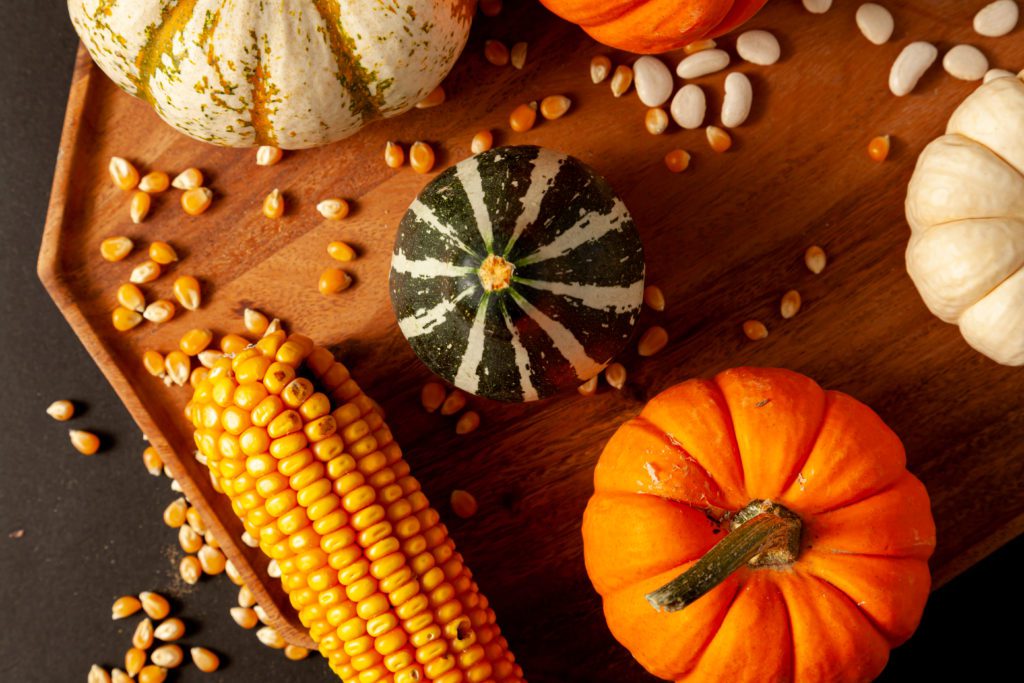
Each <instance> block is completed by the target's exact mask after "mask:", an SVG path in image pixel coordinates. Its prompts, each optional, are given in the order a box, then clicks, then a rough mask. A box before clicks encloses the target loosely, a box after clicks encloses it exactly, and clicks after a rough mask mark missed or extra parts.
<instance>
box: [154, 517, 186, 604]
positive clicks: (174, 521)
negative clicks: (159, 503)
mask: <svg viewBox="0 0 1024 683" xmlns="http://www.w3.org/2000/svg"><path fill="white" fill-rule="evenodd" d="M186 510H188V502H187V501H186V500H185V499H184V498H178V499H177V500H175V501H174V502H173V503H171V504H170V505H168V506H167V507H166V508H164V524H166V525H167V526H169V527H171V528H172V529H177V528H178V527H180V526H181V525H182V524H184V523H185V511H186ZM154 618H156V617H154Z"/></svg>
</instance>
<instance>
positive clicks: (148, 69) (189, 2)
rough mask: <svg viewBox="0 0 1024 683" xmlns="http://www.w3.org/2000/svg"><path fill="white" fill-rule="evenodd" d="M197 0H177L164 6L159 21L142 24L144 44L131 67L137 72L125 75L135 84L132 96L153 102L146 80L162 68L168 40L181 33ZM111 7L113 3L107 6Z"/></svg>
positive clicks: (168, 47)
mask: <svg viewBox="0 0 1024 683" xmlns="http://www.w3.org/2000/svg"><path fill="white" fill-rule="evenodd" d="M196 2H197V0H178V1H177V2H176V3H174V4H173V5H169V6H167V7H166V8H164V10H163V12H161V13H160V20H159V21H158V22H157V23H155V24H153V25H151V26H147V27H146V33H147V37H146V44H145V45H143V47H142V49H141V50H139V54H138V55H136V57H135V68H136V69H137V70H138V73H137V74H135V75H132V74H129V75H128V78H129V79H130V80H132V81H133V82H134V83H135V88H136V90H135V96H136V97H138V98H140V99H143V100H145V101H146V102H149V103H150V104H152V105H154V106H155V105H156V101H155V100H154V98H153V94H152V92H151V91H150V88H149V82H150V81H151V80H152V79H153V76H154V75H155V74H156V72H157V71H158V70H160V69H161V68H163V60H162V59H161V58H162V57H163V56H164V55H165V54H170V48H171V41H173V40H174V37H175V36H176V35H178V34H179V33H181V31H182V30H183V29H184V28H185V26H186V25H187V24H188V22H189V21H190V20H191V19H192V16H193V14H194V13H195V6H196ZM110 7H113V4H111V5H110Z"/></svg>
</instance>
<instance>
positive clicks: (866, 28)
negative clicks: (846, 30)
mask: <svg viewBox="0 0 1024 683" xmlns="http://www.w3.org/2000/svg"><path fill="white" fill-rule="evenodd" d="M856 21H857V28H859V29H860V32H861V33H862V34H863V35H864V37H865V38H867V39H868V40H869V41H871V42H872V43H874V44H875V45H882V44H883V43H886V42H888V41H889V39H890V38H892V31H893V29H894V28H895V26H896V23H895V22H894V21H893V19H892V14H891V13H890V12H889V10H887V9H886V8H884V7H882V6H881V5H877V4H875V3H873V2H865V3H864V4H863V5H861V6H860V7H858V8H857V15H856Z"/></svg>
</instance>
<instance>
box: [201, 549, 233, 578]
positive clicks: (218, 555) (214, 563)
mask: <svg viewBox="0 0 1024 683" xmlns="http://www.w3.org/2000/svg"><path fill="white" fill-rule="evenodd" d="M197 557H198V558H199V565H200V566H201V567H202V568H203V573H204V574H209V575H210V576H217V575H218V574H223V573H224V565H225V564H226V562H227V558H225V557H224V553H222V552H221V551H220V550H218V549H217V548H214V547H213V546H209V545H204V546H203V547H202V548H200V549H199V552H198V553H197Z"/></svg>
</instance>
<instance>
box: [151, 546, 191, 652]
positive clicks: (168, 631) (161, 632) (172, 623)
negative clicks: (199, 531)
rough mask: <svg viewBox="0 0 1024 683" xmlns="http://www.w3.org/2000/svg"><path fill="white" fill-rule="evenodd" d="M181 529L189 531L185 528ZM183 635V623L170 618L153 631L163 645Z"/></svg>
mask: <svg viewBox="0 0 1024 683" xmlns="http://www.w3.org/2000/svg"><path fill="white" fill-rule="evenodd" d="M181 528H182V529H189V527H187V526H183V527H181ZM184 635H185V622H183V621H182V620H181V619H179V618H178V617H171V618H170V619H166V620H164V621H162V622H160V625H159V626H157V627H156V628H155V629H153V636H154V637H155V638H156V639H157V640H162V641H164V642H165V643H167V642H171V641H174V640H178V639H180V638H181V637H182V636H184Z"/></svg>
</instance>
